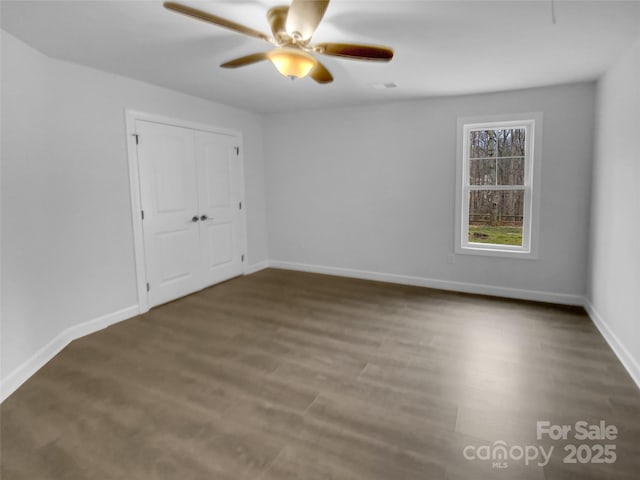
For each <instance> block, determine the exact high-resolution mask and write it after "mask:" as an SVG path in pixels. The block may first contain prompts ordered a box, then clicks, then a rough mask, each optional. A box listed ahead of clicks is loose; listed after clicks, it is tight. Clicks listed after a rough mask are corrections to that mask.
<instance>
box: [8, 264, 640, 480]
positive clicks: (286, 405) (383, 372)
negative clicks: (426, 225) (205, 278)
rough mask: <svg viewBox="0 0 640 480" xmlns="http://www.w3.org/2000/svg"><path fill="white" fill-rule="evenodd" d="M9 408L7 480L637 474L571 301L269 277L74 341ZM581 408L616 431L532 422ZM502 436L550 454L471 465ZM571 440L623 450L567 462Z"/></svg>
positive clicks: (609, 355) (631, 406) (233, 284)
mask: <svg viewBox="0 0 640 480" xmlns="http://www.w3.org/2000/svg"><path fill="white" fill-rule="evenodd" d="M1 415H2V418H1V420H2V422H1V443H0V449H1V451H0V453H1V457H0V477H1V478H2V479H3V480H49V479H51V480H53V479H56V480H58V479H60V480H76V479H78V480H79V479H100V480H111V479H114V480H115V479H118V480H119V479H123V480H124V479H127V480H131V479H135V480H147V479H148V480H159V479H176V478H180V479H181V480H182V479H187V480H200V479H203V480H204V479H208V480H211V479H213V480H321V479H322V480H425V479H443V480H462V479H464V480H468V479H473V480H484V479H491V480H493V479H509V480H565V479H598V480H603V479H604V480H607V479H620V480H630V479H632V478H633V479H635V478H637V473H638V472H639V471H640V391H639V390H638V388H637V386H636V385H635V384H634V383H633V381H632V380H631V378H630V377H629V375H628V374H627V372H626V371H625V370H624V368H623V367H622V366H621V364H620V363H619V361H618V360H617V358H616V357H615V355H614V354H613V352H612V351H611V350H610V349H609V347H608V346H607V344H606V342H605V341H604V339H603V338H602V337H601V336H600V334H599V333H598V331H597V329H596V328H595V327H594V325H593V324H592V323H591V321H590V320H589V319H588V317H587V316H586V314H585V312H584V311H583V310H582V309H581V308H576V307H565V306H560V305H551V304H542V303H535V302H526V301H518V300H510V299H500V298H494V297H483V296H477V295H466V294H461V293H453V292H444V291H438V290H431V289H425V288H419V287H412V286H402V285H392V284H386V283H382V282H371V281H363V280H357V279H351V278H340V277H332V276H326V275H316V274H309V273H300V272H290V271H282V270H273V269H269V270H265V271H262V272H259V273H257V274H254V275H250V276H246V277H241V278H236V279H233V280H231V281H228V282H224V283H222V284H219V285H216V286H214V287H211V288H208V289H205V290H203V291H200V292H197V293H195V294H193V295H190V296H188V297H185V298H182V299H179V300H176V301H174V302H171V303H168V304H166V305H162V306H160V307H157V308H154V309H152V310H151V311H150V312H148V313H146V314H144V315H141V316H138V317H136V318H133V319H130V320H127V321H125V322H122V323H119V324H117V325H113V326H111V327H109V328H107V329H105V330H102V331H100V332H96V333H94V334H92V335H89V336H86V337H84V338H81V339H79V340H76V341H74V342H72V343H71V344H70V345H68V346H67V347H66V348H65V349H64V350H63V351H62V352H60V354H58V355H57V356H56V357H55V358H54V359H52V360H51V361H50V362H49V363H48V364H47V365H45V366H44V367H43V368H42V369H41V370H39V371H38V372H37V373H36V374H35V375H34V376H33V377H32V378H30V379H29V380H28V381H27V382H26V383H25V384H24V385H22V386H21V387H20V388H19V389H18V390H17V391H16V392H15V393H14V394H13V395H11V396H10V397H9V398H8V399H7V400H6V401H5V402H4V403H3V404H2V406H1ZM581 420H584V421H587V422H589V423H590V424H594V425H595V424H599V422H600V421H605V422H606V424H611V425H615V426H616V427H617V429H618V438H617V439H615V440H587V441H582V442H579V441H577V440H574V439H572V438H569V440H567V441H558V440H553V439H550V438H548V437H544V438H542V439H538V438H537V435H536V434H537V432H536V423H537V422H538V421H550V422H552V423H554V424H570V425H572V426H573V425H575V423H576V422H578V421H581ZM500 442H504V444H505V445H507V446H523V448H524V447H525V446H536V447H540V448H544V449H549V451H552V455H551V457H550V459H549V462H548V463H547V464H540V465H538V464H537V462H535V461H532V462H531V463H525V462H524V460H522V459H512V458H510V459H509V461H508V465H501V464H497V463H496V462H495V461H494V460H495V459H491V458H490V459H488V460H487V459H480V458H474V459H471V460H469V459H467V458H465V452H466V451H467V452H468V448H472V449H473V450H472V451H473V452H475V453H478V452H480V451H481V450H478V448H479V447H483V446H484V447H486V449H487V451H491V448H494V447H495V446H496V445H499V444H500ZM567 443H573V444H580V443H584V444H586V445H587V446H588V447H589V448H591V447H592V446H593V445H596V444H605V443H609V444H612V445H614V446H615V452H616V455H617V459H616V461H615V462H614V463H606V464H605V463H580V462H577V463H574V464H572V463H565V462H564V461H563V460H564V457H565V456H566V455H567V452H566V451H565V450H564V448H565V446H566V444H567ZM477 456H478V457H479V456H481V455H480V454H479V453H478V455H477ZM498 463H499V462H498Z"/></svg>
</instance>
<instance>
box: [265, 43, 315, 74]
mask: <svg viewBox="0 0 640 480" xmlns="http://www.w3.org/2000/svg"><path fill="white" fill-rule="evenodd" d="M267 56H268V58H269V60H271V63H273V65H274V66H275V67H276V69H277V70H278V71H279V72H280V73H281V74H282V75H284V76H285V77H289V78H304V77H306V76H307V75H309V72H311V70H312V69H313V67H315V66H316V65H317V64H318V61H317V60H316V59H315V58H314V57H313V56H312V55H309V54H308V53H307V52H305V51H302V50H299V49H297V48H286V47H281V48H275V49H273V50H271V51H270V52H269V53H268V55H267Z"/></svg>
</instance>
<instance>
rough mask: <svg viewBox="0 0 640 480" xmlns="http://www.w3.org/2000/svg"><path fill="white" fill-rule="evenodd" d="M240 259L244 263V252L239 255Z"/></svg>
mask: <svg viewBox="0 0 640 480" xmlns="http://www.w3.org/2000/svg"><path fill="white" fill-rule="evenodd" d="M240 261H241V262H242V263H244V253H243V254H242V255H241V256H240Z"/></svg>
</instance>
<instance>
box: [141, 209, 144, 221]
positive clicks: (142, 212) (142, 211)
mask: <svg viewBox="0 0 640 480" xmlns="http://www.w3.org/2000/svg"><path fill="white" fill-rule="evenodd" d="M140 213H141V214H142V219H143V220H144V210H140Z"/></svg>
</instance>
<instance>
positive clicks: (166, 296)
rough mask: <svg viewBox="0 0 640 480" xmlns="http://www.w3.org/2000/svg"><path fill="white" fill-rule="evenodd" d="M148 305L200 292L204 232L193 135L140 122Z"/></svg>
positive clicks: (188, 131) (140, 164) (167, 127)
mask: <svg viewBox="0 0 640 480" xmlns="http://www.w3.org/2000/svg"><path fill="white" fill-rule="evenodd" d="M136 131H137V132H138V135H139V138H140V139H141V141H140V144H139V145H138V165H139V169H140V190H141V196H142V208H143V211H144V212H145V219H144V222H143V226H144V245H145V264H146V270H147V281H148V282H149V284H150V285H151V286H152V287H153V288H151V289H150V291H149V304H150V305H158V304H160V303H164V302H168V301H170V300H173V299H175V298H178V297H180V296H183V295H185V294H187V293H189V292H192V291H194V290H195V289H197V288H198V278H197V277H198V269H199V268H200V258H199V241H200V239H199V235H200V233H199V228H198V224H197V222H193V221H192V218H193V217H194V216H196V215H198V197H197V195H196V194H195V193H194V192H195V191H196V189H197V178H196V164H195V155H194V146H193V132H192V131H191V130H188V129H185V128H177V127H170V126H167V125H160V124H157V123H150V122H141V121H138V122H136Z"/></svg>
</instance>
